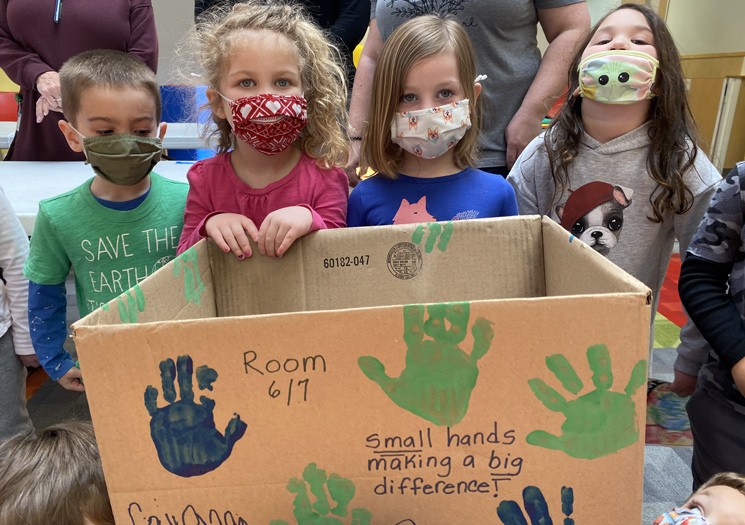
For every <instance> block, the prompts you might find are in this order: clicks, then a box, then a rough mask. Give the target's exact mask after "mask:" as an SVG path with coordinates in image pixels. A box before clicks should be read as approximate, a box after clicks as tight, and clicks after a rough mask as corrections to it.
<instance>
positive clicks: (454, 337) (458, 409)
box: [357, 303, 494, 426]
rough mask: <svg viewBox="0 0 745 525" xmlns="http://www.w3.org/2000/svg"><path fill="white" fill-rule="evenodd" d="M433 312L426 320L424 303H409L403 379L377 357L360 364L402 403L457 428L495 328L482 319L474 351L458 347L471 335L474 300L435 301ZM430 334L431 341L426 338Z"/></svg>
mask: <svg viewBox="0 0 745 525" xmlns="http://www.w3.org/2000/svg"><path fill="white" fill-rule="evenodd" d="M427 313H428V314H429V319H428V320H427V321H426V322H425V321H424V306H422V305H410V306H405V307H404V342H405V343H406V347H407V350H406V368H405V369H404V371H403V372H401V375H400V376H399V377H397V378H391V377H389V376H388V375H387V374H386V373H385V366H384V365H383V364H382V363H381V362H380V361H379V360H378V359H376V358H375V357H370V356H363V357H360V358H359V359H358V361H357V362H358V364H359V367H360V368H361V369H362V371H363V372H364V373H365V375H366V376H367V377H368V378H370V379H372V380H373V381H375V383H377V384H378V385H379V386H380V388H382V389H383V392H385V393H386V394H387V395H388V397H390V398H391V400H392V401H393V402H394V403H396V404H397V405H398V406H400V407H401V408H404V409H406V410H408V411H409V412H411V413H412V414H416V415H417V416H419V417H422V418H424V419H426V420H428V421H431V422H432V423H435V424H437V425H447V426H452V425H455V424H456V423H458V422H459V421H460V420H461V419H463V416H465V415H466V412H467V411H468V402H469V400H470V399H471V392H472V391H473V389H474V387H475V386H476V379H477V378H478V376H479V369H478V365H477V362H478V360H479V359H481V358H482V357H483V356H484V355H485V354H486V352H487V351H488V350H489V347H490V346H491V342H492V339H493V338H494V330H493V329H492V323H491V322H490V321H487V320H486V319H481V318H479V319H476V321H475V323H474V325H473V327H472V328H471V333H472V334H473V350H472V351H471V354H470V355H469V354H467V353H466V352H464V351H463V350H461V349H460V348H459V347H458V344H459V343H461V342H463V340H464V339H465V338H466V332H467V329H468V318H469V315H470V306H469V304H468V303H449V304H432V305H429V306H428V307H427ZM448 325H449V328H448ZM425 334H426V335H428V336H429V337H431V339H427V340H425V339H424V336H425Z"/></svg>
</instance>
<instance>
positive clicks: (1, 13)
mask: <svg viewBox="0 0 745 525" xmlns="http://www.w3.org/2000/svg"><path fill="white" fill-rule="evenodd" d="M7 13H8V0H0V69H2V70H3V71H5V73H6V74H7V75H8V77H10V79H11V80H12V81H13V82H15V83H16V84H19V85H20V86H21V87H23V88H26V89H36V86H35V83H36V77H38V76H39V75H41V74H42V73H46V72H47V71H54V69H53V68H51V67H50V66H48V65H47V64H45V63H44V61H43V60H42V59H41V57H39V55H38V54H36V53H34V52H32V51H29V50H27V49H25V48H24V47H23V46H22V45H21V44H19V43H18V42H17V41H16V40H15V38H13V34H12V33H11V31H10V27H9V26H8V16H7Z"/></svg>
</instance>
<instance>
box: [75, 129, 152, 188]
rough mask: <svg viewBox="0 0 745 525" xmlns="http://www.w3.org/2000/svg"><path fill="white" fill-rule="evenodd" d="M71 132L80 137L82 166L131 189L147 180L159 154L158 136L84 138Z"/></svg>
mask: <svg viewBox="0 0 745 525" xmlns="http://www.w3.org/2000/svg"><path fill="white" fill-rule="evenodd" d="M73 129H75V128H73ZM75 131H76V132H78V134H79V135H80V136H81V137H83V151H84V152H85V158H86V161H85V163H86V164H90V165H91V167H92V168H93V171H95V172H96V173H97V174H98V175H99V176H100V177H101V178H103V179H104V180H107V181H109V182H111V183H112V184H116V185H118V186H134V185H135V184H137V183H138V182H140V181H141V180H142V179H144V178H145V177H147V175H148V174H149V173H150V172H151V171H152V170H153V168H154V167H155V165H156V164H157V163H158V161H160V156H161V153H162V151H163V146H162V144H161V141H160V139H159V138H158V137H143V136H140V135H129V134H116V135H104V136H99V137H85V136H83V135H82V134H81V133H80V132H79V131H77V130H75Z"/></svg>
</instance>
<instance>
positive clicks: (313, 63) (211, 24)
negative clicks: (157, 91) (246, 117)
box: [179, 0, 349, 168]
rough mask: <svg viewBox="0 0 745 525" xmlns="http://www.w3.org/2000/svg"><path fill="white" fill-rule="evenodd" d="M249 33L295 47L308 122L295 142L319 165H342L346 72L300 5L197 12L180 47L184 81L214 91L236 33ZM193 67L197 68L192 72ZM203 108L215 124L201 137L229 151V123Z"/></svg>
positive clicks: (232, 142) (232, 141)
mask: <svg viewBox="0 0 745 525" xmlns="http://www.w3.org/2000/svg"><path fill="white" fill-rule="evenodd" d="M250 31H273V32H275V33H278V34H280V35H283V36H285V37H286V38H287V39H288V40H290V41H291V42H292V43H293V44H294V45H295V47H296V49H297V52H298V57H299V61H300V78H301V81H302V87H303V93H304V96H305V98H306V100H307V101H308V123H307V125H306V127H305V128H304V129H303V132H302V134H301V136H300V138H299V139H298V140H297V141H296V142H295V144H296V145H297V146H298V147H299V148H300V149H301V150H303V151H304V152H305V153H306V154H307V155H308V156H310V157H312V158H314V159H316V161H317V164H318V165H319V166H320V167H323V168H330V167H332V166H344V165H345V164H346V161H347V157H348V154H349V142H348V140H347V138H346V136H345V134H344V133H343V131H342V130H345V129H346V128H347V118H348V116H347V109H346V107H347V86H346V78H347V77H346V73H345V72H344V69H343V68H342V67H341V66H340V65H339V64H341V63H342V60H341V55H340V53H339V49H338V48H337V47H336V46H335V45H333V44H332V43H331V41H330V40H329V38H328V37H327V36H326V34H325V33H324V32H323V30H322V29H321V28H320V27H318V26H317V25H316V24H315V22H313V21H312V19H311V18H310V17H309V16H308V14H307V13H306V12H305V10H304V9H303V8H302V7H301V6H298V5H294V4H290V3H286V2H285V1H284V0H282V1H277V0H274V1H271V2H268V1H266V0H247V1H244V2H239V3H237V4H235V5H234V6H233V7H232V8H231V7H230V6H225V5H218V6H217V7H215V8H212V9H210V10H208V11H206V12H204V13H202V15H201V17H200V19H199V21H198V23H197V25H196V27H195V29H194V30H193V31H191V32H190V33H189V35H187V37H186V38H185V40H184V41H183V42H182V44H181V46H180V50H179V55H180V59H181V62H182V67H181V68H180V69H181V72H182V76H183V77H184V80H186V81H187V82H188V83H189V84H196V85H205V84H206V85H208V86H210V87H212V88H215V89H218V91H219V86H220V80H221V78H222V76H223V74H224V73H225V71H226V70H227V68H228V65H229V60H230V57H231V56H232V55H234V54H235V53H238V52H240V45H241V44H242V42H243V40H242V39H241V38H240V36H241V33H245V32H250ZM194 67H199V68H201V70H199V71H193V68H194ZM217 103H218V102H215V104H217ZM205 110H206V111H209V112H210V114H211V118H212V121H213V122H214V124H215V125H214V126H208V127H207V128H206V129H205V130H204V132H203V136H204V137H205V138H207V139H214V140H215V141H216V142H217V152H218V153H225V152H227V151H229V150H231V149H235V147H236V137H235V135H233V133H232V131H231V129H230V123H229V122H228V121H227V120H226V119H223V118H219V117H218V116H217V115H216V114H215V112H214V107H213V106H212V105H211V104H210V103H207V104H206V105H205V106H203V107H202V108H200V111H205Z"/></svg>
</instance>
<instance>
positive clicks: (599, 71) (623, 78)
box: [579, 50, 659, 104]
mask: <svg viewBox="0 0 745 525" xmlns="http://www.w3.org/2000/svg"><path fill="white" fill-rule="evenodd" d="M658 66H659V62H658V61H657V59H656V58H654V57H652V56H650V55H648V54H647V53H642V52H641V51H630V50H614V51H603V52H601V53H595V54H593V55H590V56H588V57H587V58H585V59H584V60H583V61H582V62H581V63H580V64H579V90H580V94H581V95H582V97H584V98H588V99H592V100H596V101H598V102H603V103H605V104H633V103H634V102H639V101H640V100H648V99H651V98H653V97H654V96H655V94H654V91H652V89H653V86H654V81H655V77H656V76H657V67H658Z"/></svg>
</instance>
